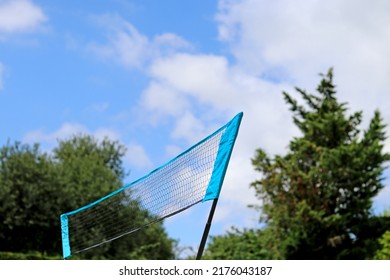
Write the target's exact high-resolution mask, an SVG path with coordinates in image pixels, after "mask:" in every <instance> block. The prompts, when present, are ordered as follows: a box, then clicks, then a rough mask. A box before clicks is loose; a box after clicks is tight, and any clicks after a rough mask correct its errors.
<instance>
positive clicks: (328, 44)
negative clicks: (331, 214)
mask: <svg viewBox="0 0 390 280" xmlns="http://www.w3.org/2000/svg"><path fill="white" fill-rule="evenodd" d="M389 14H390V4H388V3H387V2H385V1H370V3H369V2H368V1H363V0H359V1H354V5H353V6H351V5H348V1H336V0H329V1H327V2H326V3H324V2H323V3H321V1H314V0H313V1H303V0H298V1H294V3H292V1H287V0H276V1H265V0H242V1H239V0H237V1H231V0H219V1H216V0H215V1H211V0H199V1H180V0H165V1H151V0H142V1H141V0H106V1H96V0H94V1H92V0H84V1H49V0H11V1H10V0H0V119H1V120H2V121H1V122H0V144H4V143H6V141H7V140H8V139H10V140H11V141H14V140H20V141H23V142H27V143H34V142H39V143H41V144H42V148H43V149H47V150H49V149H51V148H52V147H53V146H55V144H56V140H57V139H61V138H66V137H69V136H71V135H72V134H74V133H78V132H84V133H90V134H93V135H94V136H96V137H98V138H103V137H104V136H108V137H110V138H112V139H115V140H119V141H121V142H122V143H123V144H124V145H126V146H127V148H128V153H127V155H126V158H125V165H126V168H127V169H129V170H131V175H130V176H129V178H127V180H128V182H131V181H133V180H135V179H137V178H138V177H140V176H142V175H145V174H146V173H148V172H149V171H151V170H152V169H154V168H156V167H158V166H160V165H161V164H163V163H165V162H166V161H168V160H169V159H170V158H172V157H173V156H175V155H177V154H178V153H180V152H181V151H183V150H184V149H186V148H188V147H189V146H191V145H193V144H195V143H196V142H197V141H199V140H201V139H202V138H203V137H205V136H207V135H208V134H209V133H211V132H213V131H214V130H215V129H216V128H218V127H219V126H222V125H223V124H224V123H225V122H226V121H228V120H230V119H231V118H232V117H233V116H234V115H235V114H237V113H238V112H241V111H243V112H244V119H243V123H242V126H241V131H240V135H239V137H238V139H237V143H236V147H235V150H234V153H233V156H232V160H231V163H230V166H229V170H228V174H227V177H226V181H225V185H224V188H223V190H222V193H221V198H220V202H219V207H218V209H217V211H216V214H215V220H214V224H213V227H212V230H211V235H216V234H222V233H224V232H225V231H226V230H227V229H229V228H230V227H231V226H232V225H234V226H237V227H255V226H257V218H258V213H256V212H254V211H253V210H250V209H248V207H247V205H248V204H251V203H258V201H257V200H256V199H255V198H254V193H253V191H252V190H251V189H250V188H249V184H250V182H252V181H253V180H255V179H256V178H257V176H258V174H256V173H255V172H254V171H253V170H252V166H251V164H250V158H251V157H252V156H253V155H254V151H255V149H256V148H258V147H261V148H263V149H265V150H266V151H268V152H269V153H271V154H275V153H280V154H283V153H284V152H285V151H286V146H287V144H288V141H289V140H290V139H291V137H293V136H295V135H297V133H298V132H297V130H296V128H295V127H294V126H293V125H292V122H291V115H290V113H289V112H288V110H287V108H286V106H285V104H284V101H283V98H282V95H281V92H282V91H283V90H285V91H289V92H290V93H293V88H294V86H299V87H302V88H305V89H307V90H309V91H314V89H315V87H316V85H317V83H318V81H319V76H318V73H320V72H326V71H327V69H328V68H329V67H332V66H333V67H334V72H335V82H336V84H337V86H338V87H337V88H338V90H339V97H340V99H341V100H343V101H347V102H349V106H350V109H351V112H353V111H356V110H363V113H364V114H363V117H364V121H363V124H362V129H364V128H366V127H367V123H368V121H369V120H370V118H371V117H372V115H373V112H374V110H375V109H380V110H381V112H382V114H383V117H384V120H385V122H386V123H387V124H389V123H390V93H389V89H390V80H389V79H388V77H389V76H390V61H389V57H390V33H389V32H388V28H387V27H388V26H389V24H390V17H389V16H388V15H389ZM387 131H388V135H390V131H389V129H387ZM385 149H386V151H390V142H389V140H387V142H386V146H385ZM386 174H388V171H386V173H385V175H386ZM385 184H386V185H390V182H389V180H388V179H386V180H385ZM389 198H390V187H386V188H385V189H384V190H383V191H382V192H381V193H380V195H379V196H378V198H376V200H375V211H377V212H380V211H382V209H384V208H386V207H388V206H389V205H390V203H389V202H388V200H389ZM208 207H209V205H198V206H197V207H194V208H193V209H190V210H189V211H187V212H185V213H183V214H181V215H179V216H176V217H173V218H170V219H169V220H167V221H166V223H165V225H166V227H167V229H168V232H169V233H170V234H171V235H172V236H173V237H174V238H178V239H180V240H181V245H182V246H187V245H190V246H197V244H198V242H199V240H200V238H201V234H202V231H203V226H204V223H205V220H206V218H207V212H208Z"/></svg>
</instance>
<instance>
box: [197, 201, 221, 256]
mask: <svg viewBox="0 0 390 280" xmlns="http://www.w3.org/2000/svg"><path fill="white" fill-rule="evenodd" d="M217 203H218V198H216V199H214V200H213V205H211V209H210V214H209V218H208V219H207V223H206V226H205V228H204V232H203V236H202V240H201V241H200V245H199V249H198V254H197V256H196V259H197V260H200V259H202V255H203V250H204V246H205V245H206V241H207V237H208V236H209V231H210V227H211V222H212V221H213V216H214V212H215V208H216V207H217Z"/></svg>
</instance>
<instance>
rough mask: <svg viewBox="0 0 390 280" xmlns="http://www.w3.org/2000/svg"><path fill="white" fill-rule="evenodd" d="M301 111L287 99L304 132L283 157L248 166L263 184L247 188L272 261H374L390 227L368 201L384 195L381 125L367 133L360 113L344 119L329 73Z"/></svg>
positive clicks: (374, 123) (375, 122) (259, 155)
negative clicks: (270, 247)
mask: <svg viewBox="0 0 390 280" xmlns="http://www.w3.org/2000/svg"><path fill="white" fill-rule="evenodd" d="M296 90H297V92H298V93H299V94H300V96H301V97H302V99H303V101H304V102H305V103H306V106H304V105H300V104H299V103H298V101H297V100H296V99H294V98H293V97H292V96H291V95H289V94H288V93H286V92H284V93H283V94H284V97H285V100H286V102H287V104H288V105H289V106H290V109H291V111H292V112H293V114H294V116H293V120H294V123H295V125H296V126H297V127H298V128H299V130H300V132H301V134H302V135H301V136H300V137H295V138H294V139H293V140H291V142H290V144H289V150H288V152H287V154H286V155H285V156H280V155H276V156H274V157H273V158H270V157H269V156H268V155H267V154H266V152H265V151H264V150H262V149H258V150H257V151H256V155H255V157H254V159H253V160H252V163H253V165H254V167H255V170H256V171H258V172H260V173H261V174H262V177H261V179H259V180H257V181H255V182H253V183H252V187H253V188H254V189H255V191H256V196H257V197H258V198H259V199H261V201H262V204H261V209H262V217H261V218H262V220H263V221H264V222H266V223H267V225H268V227H269V230H270V231H271V232H272V234H271V235H272V236H273V238H274V246H273V250H274V252H276V254H275V255H274V258H279V257H281V258H286V259H339V258H358V259H360V258H363V259H364V258H372V257H373V254H374V252H375V250H376V248H377V242H376V240H377V238H379V237H380V236H381V235H382V234H383V232H384V231H385V228H386V227H387V226H388V221H385V220H384V219H378V218H375V217H372V215H371V212H370V209H371V206H372V199H373V198H374V197H375V196H376V195H377V194H378V192H379V191H380V190H381V189H382V188H383V184H382V173H383V170H384V165H383V164H384V163H385V162H386V161H388V160H389V159H390V155H389V154H386V153H384V152H383V145H384V141H385V132H384V128H385V125H384V124H383V121H382V118H381V115H380V113H379V111H376V112H375V114H374V117H373V118H372V120H371V122H370V124H369V127H368V129H367V130H365V131H364V132H361V131H360V130H359V129H358V126H359V125H360V123H361V120H362V112H356V113H353V114H352V115H347V104H346V103H340V102H338V100H337V98H336V90H335V86H334V84H333V71H332V69H331V70H329V72H328V73H327V74H326V75H322V80H321V82H320V85H319V86H318V88H317V94H316V95H314V94H308V93H307V92H306V91H304V90H302V89H300V88H296Z"/></svg>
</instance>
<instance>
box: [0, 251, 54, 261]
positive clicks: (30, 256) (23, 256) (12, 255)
mask: <svg viewBox="0 0 390 280" xmlns="http://www.w3.org/2000/svg"><path fill="white" fill-rule="evenodd" d="M61 259H62V257H61V256H59V255H58V256H48V255H46V254H42V253H41V252H28V253H16V252H0V260H61Z"/></svg>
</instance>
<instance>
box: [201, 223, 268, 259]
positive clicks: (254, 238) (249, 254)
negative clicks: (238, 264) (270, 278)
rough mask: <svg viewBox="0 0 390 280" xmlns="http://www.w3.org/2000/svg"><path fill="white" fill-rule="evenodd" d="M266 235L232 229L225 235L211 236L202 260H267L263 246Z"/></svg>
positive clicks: (253, 230)
mask: <svg viewBox="0 0 390 280" xmlns="http://www.w3.org/2000/svg"><path fill="white" fill-rule="evenodd" d="M265 234H266V233H265V232H264V231H262V230H259V229H244V230H242V231H241V230H239V229H236V228H232V230H231V231H228V232H227V233H226V234H225V235H220V236H212V237H211V240H210V241H211V242H210V244H209V245H208V246H207V249H206V251H205V253H204V256H203V259H211V260H258V259H268V258H269V257H270V255H269V252H268V251H267V250H266V249H265V246H263V244H264V241H265V236H264V235H265Z"/></svg>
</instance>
